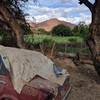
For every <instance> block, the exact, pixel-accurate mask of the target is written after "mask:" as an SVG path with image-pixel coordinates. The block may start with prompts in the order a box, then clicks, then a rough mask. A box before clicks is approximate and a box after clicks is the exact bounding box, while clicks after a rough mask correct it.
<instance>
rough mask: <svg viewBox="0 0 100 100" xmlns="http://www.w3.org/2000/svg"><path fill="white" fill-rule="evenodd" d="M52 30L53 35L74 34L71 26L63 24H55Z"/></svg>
mask: <svg viewBox="0 0 100 100" xmlns="http://www.w3.org/2000/svg"><path fill="white" fill-rule="evenodd" d="M51 32H52V34H53V35H58V36H70V35H72V34H71V33H72V32H71V29H70V27H68V26H65V25H63V24H60V25H57V26H55V27H54V28H53V29H52V31H51Z"/></svg>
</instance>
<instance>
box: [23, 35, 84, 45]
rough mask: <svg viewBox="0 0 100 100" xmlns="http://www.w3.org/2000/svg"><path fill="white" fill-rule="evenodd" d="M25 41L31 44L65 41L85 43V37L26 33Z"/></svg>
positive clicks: (61, 42)
mask: <svg viewBox="0 0 100 100" xmlns="http://www.w3.org/2000/svg"><path fill="white" fill-rule="evenodd" d="M25 42H27V43H29V44H33V45H34V44H40V43H43V42H55V43H57V44H64V43H72V42H77V43H83V38H82V37H79V36H66V37H60V36H51V35H34V36H33V35H26V36H25Z"/></svg>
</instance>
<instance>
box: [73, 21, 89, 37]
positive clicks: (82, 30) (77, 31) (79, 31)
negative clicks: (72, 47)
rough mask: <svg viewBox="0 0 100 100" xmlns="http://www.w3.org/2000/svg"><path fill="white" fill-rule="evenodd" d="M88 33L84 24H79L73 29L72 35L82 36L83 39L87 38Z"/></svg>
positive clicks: (87, 28)
mask: <svg viewBox="0 0 100 100" xmlns="http://www.w3.org/2000/svg"><path fill="white" fill-rule="evenodd" d="M88 33H89V26H88V25H86V24H85V22H80V23H79V24H78V25H77V26H75V27H74V29H73V34H74V35H78V36H82V37H83V38H84V39H86V38H87V35H88Z"/></svg>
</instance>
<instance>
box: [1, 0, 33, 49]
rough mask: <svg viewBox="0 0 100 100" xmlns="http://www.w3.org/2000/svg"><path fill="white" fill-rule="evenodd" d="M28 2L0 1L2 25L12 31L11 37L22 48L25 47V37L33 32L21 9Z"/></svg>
mask: <svg viewBox="0 0 100 100" xmlns="http://www.w3.org/2000/svg"><path fill="white" fill-rule="evenodd" d="M26 1H28V0H0V23H2V26H3V28H5V30H6V29H8V28H9V29H10V30H11V31H12V32H11V33H12V34H11V33H10V35H12V36H13V38H14V39H16V42H17V46H18V47H21V48H23V47H25V45H24V40H23V35H24V34H27V33H28V32H29V31H30V32H31V30H30V28H29V26H28V24H27V23H26V21H25V17H24V14H23V12H22V10H21V9H20V6H21V3H22V2H26ZM1 29H2V28H1ZM8 33H9V32H8Z"/></svg>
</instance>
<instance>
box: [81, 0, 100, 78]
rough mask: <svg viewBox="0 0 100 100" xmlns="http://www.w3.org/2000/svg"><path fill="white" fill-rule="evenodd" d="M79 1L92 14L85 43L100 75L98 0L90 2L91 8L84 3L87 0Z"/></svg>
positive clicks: (99, 0)
mask: <svg viewBox="0 0 100 100" xmlns="http://www.w3.org/2000/svg"><path fill="white" fill-rule="evenodd" d="M82 1H85V2H82ZM80 2H81V3H84V4H85V5H86V6H87V7H88V8H89V9H90V11H91V14H92V22H91V25H90V33H89V35H88V40H87V44H88V46H89V49H90V51H91V55H92V59H93V62H94V65H95V69H96V71H97V73H98V75H99V76H100V0H95V3H94V4H91V5H92V6H91V7H92V8H90V6H88V5H87V4H86V2H89V1H88V0H80ZM89 3H90V2H89ZM91 9H92V10H91Z"/></svg>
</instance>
